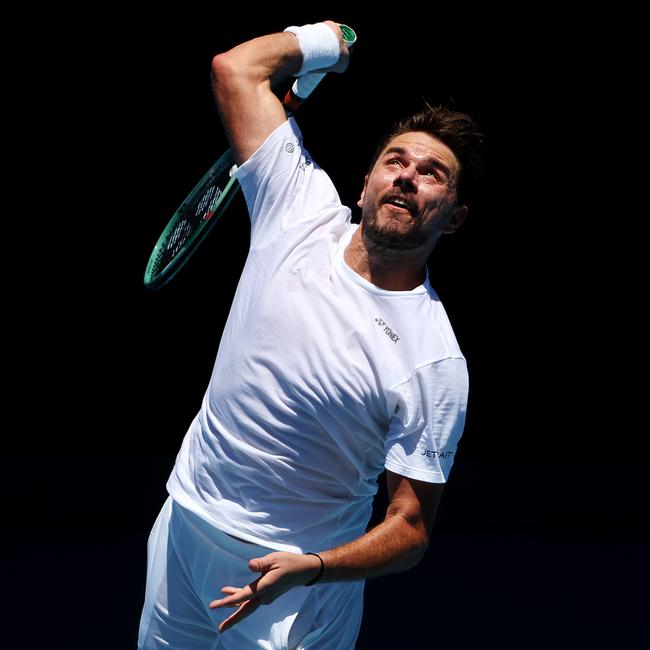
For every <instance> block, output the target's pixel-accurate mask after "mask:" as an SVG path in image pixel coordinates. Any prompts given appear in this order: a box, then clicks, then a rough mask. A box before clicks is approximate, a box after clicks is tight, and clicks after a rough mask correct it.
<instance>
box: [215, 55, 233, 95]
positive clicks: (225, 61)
mask: <svg viewBox="0 0 650 650" xmlns="http://www.w3.org/2000/svg"><path fill="white" fill-rule="evenodd" d="M235 77H236V71H235V66H234V64H233V60H232V57H231V56H230V55H229V53H228V52H223V53H222V54H217V55H216V56H215V57H214V58H213V59H212V87H213V89H214V92H215V96H218V95H219V94H220V93H222V92H223V91H224V90H225V89H226V88H227V87H228V85H229V84H232V82H233V80H234V79H235Z"/></svg>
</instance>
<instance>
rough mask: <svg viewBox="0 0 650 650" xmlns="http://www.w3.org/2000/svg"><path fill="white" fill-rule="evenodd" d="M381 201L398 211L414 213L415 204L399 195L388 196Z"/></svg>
mask: <svg viewBox="0 0 650 650" xmlns="http://www.w3.org/2000/svg"><path fill="white" fill-rule="evenodd" d="M383 203H384V204H386V205H390V206H392V207H393V208H396V209H397V210H398V211H400V212H407V213H408V214H410V215H412V216H413V215H414V213H415V206H414V205H413V204H412V203H411V202H410V201H407V200H406V199H403V198H401V197H397V196H389V197H387V198H385V199H384V200H383Z"/></svg>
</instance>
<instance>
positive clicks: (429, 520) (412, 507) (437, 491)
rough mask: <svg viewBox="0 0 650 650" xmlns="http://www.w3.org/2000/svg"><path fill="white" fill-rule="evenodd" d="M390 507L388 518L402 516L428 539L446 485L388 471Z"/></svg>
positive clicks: (387, 513)
mask: <svg viewBox="0 0 650 650" xmlns="http://www.w3.org/2000/svg"><path fill="white" fill-rule="evenodd" d="M386 482H387V487H388V498H389V505H388V510H387V511H386V516H387V517H390V516H394V515H400V516H402V517H404V518H405V519H406V520H407V521H408V522H409V524H411V526H412V527H413V528H415V529H416V530H417V531H418V532H419V533H420V534H421V535H423V536H425V537H426V541H427V542H428V540H429V538H430V536H431V529H432V528H433V522H434V520H435V518H436V514H437V512H438V506H439V505H440V498H441V496H442V492H443V489H444V486H445V483H427V482H426V481H418V480H417V479H413V478H408V477H407V476H401V475H400V474H396V473H395V472H391V471H390V470H388V469H387V470H386Z"/></svg>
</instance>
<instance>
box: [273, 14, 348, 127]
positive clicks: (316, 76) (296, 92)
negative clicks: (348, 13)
mask: <svg viewBox="0 0 650 650" xmlns="http://www.w3.org/2000/svg"><path fill="white" fill-rule="evenodd" d="M339 27H340V28H341V31H342V32H343V42H344V43H345V46H346V47H347V48H348V49H351V48H352V45H354V43H355V42H356V40H357V35H356V34H355V32H354V30H353V29H352V28H351V27H348V26H347V25H339ZM326 75H327V72H319V71H318V70H314V71H313V72H308V73H307V74H304V75H302V77H298V78H297V79H296V80H295V81H294V82H293V85H292V86H291V88H290V89H289V90H288V91H287V94H286V95H285V96H284V100H283V101H282V104H283V105H284V108H285V110H286V112H287V115H291V114H292V113H293V112H294V111H295V110H296V109H297V108H298V107H299V106H300V104H302V103H303V102H304V101H305V99H307V97H309V95H311V94H312V92H313V91H314V89H315V88H316V86H318V84H319V83H320V82H321V81H322V80H323V79H324V78H325V76H326Z"/></svg>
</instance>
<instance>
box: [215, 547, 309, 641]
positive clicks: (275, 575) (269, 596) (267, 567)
mask: <svg viewBox="0 0 650 650" xmlns="http://www.w3.org/2000/svg"><path fill="white" fill-rule="evenodd" d="M248 568H249V569H250V570H251V571H254V572H256V573H261V574H262V575H261V576H260V577H259V578H257V580H254V581H253V582H251V583H250V584H248V585H246V586H245V587H230V586H228V587H223V588H222V589H221V593H223V594H228V595H227V596H226V597H225V598H221V599H220V600H213V601H212V602H211V603H210V604H209V605H208V607H210V609H216V608H219V607H237V611H236V612H234V613H233V614H231V615H230V616H229V617H228V618H227V619H226V620H225V621H223V622H222V623H221V625H219V632H224V631H225V630H227V629H228V628H229V627H232V626H233V625H235V624H236V623H239V621H241V620H243V619H245V618H246V617H247V616H249V615H250V614H252V613H253V612H254V611H255V610H256V609H257V608H258V607H259V606H260V605H268V604H269V603H272V602H273V601H274V600H275V599H276V598H278V597H279V596H281V595H282V594H284V593H286V592H287V591H289V589H293V588H294V587H298V586H302V585H305V584H307V582H309V581H310V580H311V579H312V578H314V577H315V576H316V575H318V572H319V570H320V560H319V559H318V558H317V557H315V556H313V555H300V554H297V553H284V552H279V551H278V552H274V553H269V554H268V555H265V556H264V557H258V558H253V559H252V560H250V562H249V563H248Z"/></svg>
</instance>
